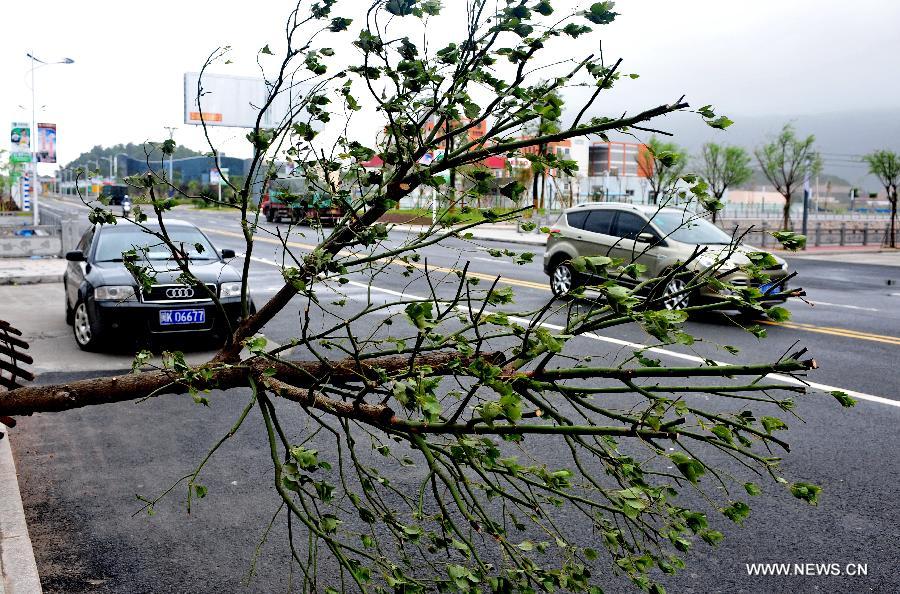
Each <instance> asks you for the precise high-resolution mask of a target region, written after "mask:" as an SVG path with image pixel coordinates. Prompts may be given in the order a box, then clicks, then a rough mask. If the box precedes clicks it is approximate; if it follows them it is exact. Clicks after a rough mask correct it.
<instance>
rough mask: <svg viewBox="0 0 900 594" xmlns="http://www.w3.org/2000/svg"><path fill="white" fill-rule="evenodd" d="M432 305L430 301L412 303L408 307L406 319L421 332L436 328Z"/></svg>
mask: <svg viewBox="0 0 900 594" xmlns="http://www.w3.org/2000/svg"><path fill="white" fill-rule="evenodd" d="M431 305H432V304H431V302H430V301H426V302H422V303H410V304H409V305H407V306H406V309H405V311H406V317H407V318H409V320H410V322H412V324H413V326H415V327H416V328H418V329H419V331H420V332H424V331H426V330H429V329H431V328H434V314H433V313H432V311H431Z"/></svg>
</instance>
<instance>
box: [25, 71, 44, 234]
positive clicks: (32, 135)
mask: <svg viewBox="0 0 900 594" xmlns="http://www.w3.org/2000/svg"><path fill="white" fill-rule="evenodd" d="M28 57H29V58H31V127H30V129H29V130H30V131H29V137H28V145H29V148H31V184H30V185H31V188H29V190H30V191H31V214H32V217H33V219H32V223H33V224H34V225H40V223H41V221H40V215H39V214H38V194H40V193H41V191H40V189H39V188H38V183H37V151H36V150H35V149H36V148H37V118H36V116H35V101H34V61H35V57H34V54H28Z"/></svg>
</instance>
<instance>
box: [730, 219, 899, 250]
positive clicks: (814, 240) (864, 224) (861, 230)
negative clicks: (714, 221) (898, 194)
mask: <svg viewBox="0 0 900 594" xmlns="http://www.w3.org/2000/svg"><path fill="white" fill-rule="evenodd" d="M722 226H723V228H724V229H725V230H726V231H728V232H729V233H737V234H738V235H741V234H744V233H746V240H747V242H748V243H751V244H754V245H758V246H760V247H776V246H777V243H778V242H777V241H776V240H775V238H774V237H772V236H771V232H772V231H777V230H779V229H780V228H781V225H770V224H768V223H767V222H766V221H762V222H760V223H759V224H755V225H752V226H748V225H741V224H733V225H727V224H724V225H722ZM791 227H792V228H791V231H797V230H798V229H796V226H794V225H792V226H791ZM890 231H891V227H890V224H889V223H887V224H885V223H872V222H870V221H859V222H857V221H841V222H839V223H835V224H826V223H821V222H817V223H814V224H813V225H810V226H809V227H808V228H807V237H806V245H807V246H825V245H832V246H870V245H876V246H877V245H890V241H889V239H890ZM894 234H895V235H894V236H895V239H897V238H898V237H900V232H898V230H896V229H895V231H894Z"/></svg>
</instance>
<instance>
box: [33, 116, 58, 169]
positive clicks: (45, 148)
mask: <svg viewBox="0 0 900 594" xmlns="http://www.w3.org/2000/svg"><path fill="white" fill-rule="evenodd" d="M37 129H38V145H37V148H38V151H37V162H38V163H56V124H45V123H38V125H37Z"/></svg>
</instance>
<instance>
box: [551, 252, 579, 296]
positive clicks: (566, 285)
mask: <svg viewBox="0 0 900 594" xmlns="http://www.w3.org/2000/svg"><path fill="white" fill-rule="evenodd" d="M577 284H578V283H577V273H576V272H575V270H574V269H573V268H572V264H571V263H570V261H569V260H566V261H565V262H560V263H559V264H557V265H556V268H554V269H553V272H552V273H551V274H550V290H551V291H553V294H554V295H556V296H557V297H564V296H566V295H568V294H569V293H570V292H571V291H572V289H574V288H575V287H576V286H577Z"/></svg>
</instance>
